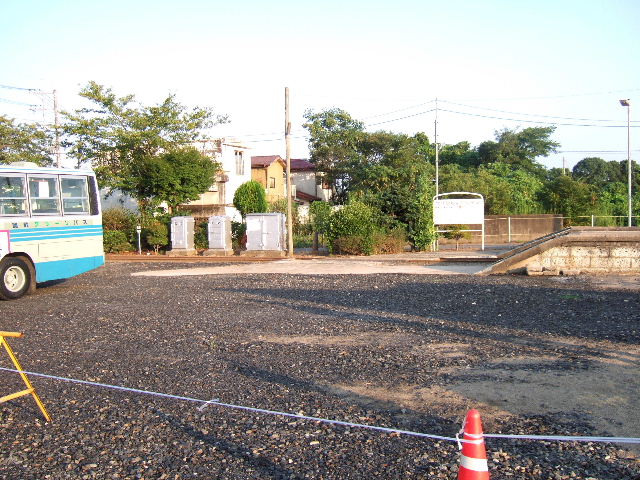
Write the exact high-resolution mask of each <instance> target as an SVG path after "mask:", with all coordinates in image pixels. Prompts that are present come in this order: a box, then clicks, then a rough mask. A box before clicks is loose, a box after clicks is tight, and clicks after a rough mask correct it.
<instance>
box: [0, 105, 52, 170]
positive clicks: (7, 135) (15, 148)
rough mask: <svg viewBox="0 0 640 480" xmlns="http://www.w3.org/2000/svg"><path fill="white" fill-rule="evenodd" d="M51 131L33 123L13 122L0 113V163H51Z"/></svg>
mask: <svg viewBox="0 0 640 480" xmlns="http://www.w3.org/2000/svg"><path fill="white" fill-rule="evenodd" d="M52 146H53V132H52V131H51V130H50V129H48V128H46V127H41V126H39V125H37V124H35V123H33V124H27V123H15V121H14V120H13V119H10V118H8V117H5V116H3V115H0V163H12V162H18V161H24V162H33V163H36V164H38V165H41V166H47V165H51V164H52V163H53V158H52V156H51V149H52Z"/></svg>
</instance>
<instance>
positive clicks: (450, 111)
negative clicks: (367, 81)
mask: <svg viewBox="0 0 640 480" xmlns="http://www.w3.org/2000/svg"><path fill="white" fill-rule="evenodd" d="M438 110H439V111H441V112H448V113H454V114H456V115H465V116H468V117H480V118H490V119H493V120H506V121H509V122H524V123H537V124H543V125H560V126H566V127H600V128H627V125H594V124H589V123H560V122H543V121H537V120H526V119H523V118H505V117H496V116H492V115H480V114H478V113H469V112H457V111H454V110H446V109H444V108H440V109H438ZM638 127H640V125H632V127H631V128H638Z"/></svg>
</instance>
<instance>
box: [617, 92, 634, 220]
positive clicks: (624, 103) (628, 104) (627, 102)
mask: <svg viewBox="0 0 640 480" xmlns="http://www.w3.org/2000/svg"><path fill="white" fill-rule="evenodd" d="M620 105H622V106H623V107H627V176H628V178H627V182H628V185H627V202H628V204H629V205H628V206H629V212H628V214H629V220H628V222H629V226H631V223H632V219H633V208H632V203H633V197H632V196H631V101H630V100H629V99H628V98H627V99H626V100H620Z"/></svg>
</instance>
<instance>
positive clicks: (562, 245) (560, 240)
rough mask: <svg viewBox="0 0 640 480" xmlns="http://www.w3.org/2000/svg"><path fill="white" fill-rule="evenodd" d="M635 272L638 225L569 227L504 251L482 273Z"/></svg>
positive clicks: (639, 269) (639, 254)
mask: <svg viewBox="0 0 640 480" xmlns="http://www.w3.org/2000/svg"><path fill="white" fill-rule="evenodd" d="M520 272H526V273H528V274H529V275H559V274H562V275H578V274H608V273H616V274H621V273H624V274H638V273H640V228H638V227H617V228H616V227H612V228H607V227H572V228H568V229H565V230H563V231H561V232H558V233H556V234H553V235H550V236H549V237H546V238H545V239H539V240H538V241H533V242H530V243H528V244H524V245H522V246H520V247H517V248H515V249H514V250H512V251H511V252H508V253H507V254H506V256H505V257H504V258H502V260H500V261H498V262H496V263H495V264H494V265H492V266H491V267H489V268H487V269H485V270H484V271H483V272H482V273H483V274H491V273H520Z"/></svg>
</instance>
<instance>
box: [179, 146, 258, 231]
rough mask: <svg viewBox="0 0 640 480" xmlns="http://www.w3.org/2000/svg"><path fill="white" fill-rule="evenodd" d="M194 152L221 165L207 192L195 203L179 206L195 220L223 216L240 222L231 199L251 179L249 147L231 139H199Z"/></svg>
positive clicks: (238, 214)
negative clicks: (198, 151)
mask: <svg viewBox="0 0 640 480" xmlns="http://www.w3.org/2000/svg"><path fill="white" fill-rule="evenodd" d="M197 148H198V150H200V152H202V153H203V154H205V155H207V156H208V157H210V158H212V159H213V160H215V161H217V162H219V163H220V164H221V165H222V170H221V171H220V172H219V173H218V174H217V175H216V178H215V182H214V184H213V185H211V187H210V188H209V191H207V192H205V193H203V194H201V195H200V198H199V199H198V200H195V201H193V202H190V203H187V204H185V205H181V206H180V207H181V208H182V209H184V210H188V211H190V212H191V213H192V214H193V216H196V217H209V216H211V215H226V216H228V217H231V218H233V219H235V220H240V213H239V212H238V211H237V210H236V209H235V207H234V206H233V196H234V195H235V193H236V190H237V189H238V187H239V186H240V185H242V184H243V183H245V182H248V181H249V180H251V164H250V161H251V160H250V156H249V147H247V146H246V145H244V144H243V143H242V142H240V141H239V140H237V139H234V138H219V139H216V140H203V141H200V142H198V144H197Z"/></svg>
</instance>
